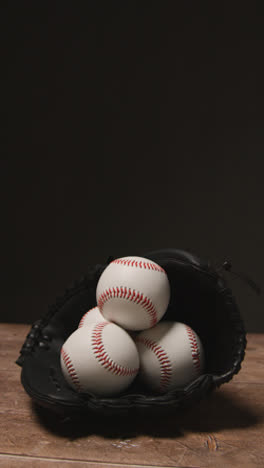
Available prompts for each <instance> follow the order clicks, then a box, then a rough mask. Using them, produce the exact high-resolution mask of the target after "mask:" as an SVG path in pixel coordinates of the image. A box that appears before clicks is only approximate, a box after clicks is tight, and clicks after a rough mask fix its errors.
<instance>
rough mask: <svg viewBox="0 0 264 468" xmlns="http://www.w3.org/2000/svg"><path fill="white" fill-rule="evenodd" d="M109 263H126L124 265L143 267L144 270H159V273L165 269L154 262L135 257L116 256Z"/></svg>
mask: <svg viewBox="0 0 264 468" xmlns="http://www.w3.org/2000/svg"><path fill="white" fill-rule="evenodd" d="M111 263H117V264H119V265H126V266H132V267H133V266H135V267H137V268H144V269H145V270H153V271H159V272H161V273H165V270H164V269H163V268H162V267H161V266H159V265H157V264H155V263H150V262H144V261H142V260H140V261H138V260H135V259H123V258H117V259H116V260H113V261H112V262H111Z"/></svg>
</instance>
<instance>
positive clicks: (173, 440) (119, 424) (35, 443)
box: [0, 324, 264, 468]
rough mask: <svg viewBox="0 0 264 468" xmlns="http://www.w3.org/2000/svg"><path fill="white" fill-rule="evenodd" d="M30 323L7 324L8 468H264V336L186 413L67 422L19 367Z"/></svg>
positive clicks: (252, 338) (4, 404)
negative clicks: (26, 383) (36, 395)
mask: <svg viewBox="0 0 264 468" xmlns="http://www.w3.org/2000/svg"><path fill="white" fill-rule="evenodd" d="M29 328H30V327H29V326H28V325H14V324H2V325H1V326H0V338H1V340H0V343H1V347H0V369H1V381H0V391H1V397H2V398H1V400H0V414H1V418H0V452H1V454H0V466H8V467H11V468H12V466H16V467H18V468H19V467H20V466H21V467H24V466H25V465H27V467H31V466H32V467H33V466H34V467H35V466H36V467H40V468H42V467H43V468H44V467H46V466H56V467H57V466H58V467H62V468H65V467H71V466H78V467H90V468H94V467H97V468H98V467H99V466H100V467H101V468H105V467H106V466H107V467H109V468H111V467H115V466H116V467H117V466H118V467H119V468H122V467H124V468H125V467H130V468H132V467H137V468H138V467H143V466H144V467H145V468H147V467H150V466H151V467H160V468H161V467H177V466H178V467H189V468H191V467H196V468H201V467H204V468H206V467H208V468H209V467H210V468H212V467H215V468H218V467H224V466H227V467H229V466H230V467H233V466H237V467H247V468H251V467H252V468H253V467H257V466H261V467H263V466H264V391H263V390H264V365H263V362H264V335H257V334H254V335H253V334H252V335H249V336H248V346H247V352H246V358H245V361H244V363H243V366H242V369H241V371H240V372H239V374H238V375H237V376H235V377H234V378H233V380H232V381H231V382H230V383H228V384H225V385H223V386H222V387H220V389H218V390H217V391H215V392H213V393H212V395H210V396H209V397H208V398H206V399H205V400H203V401H202V402H200V403H199V404H198V405H196V406H195V407H194V408H191V409H188V410H186V411H184V412H183V411H175V410H174V411H170V412H162V413H159V414H156V413H155V414H154V413H149V414H148V416H147V417H144V416H142V414H138V413H132V414H130V415H128V416H124V415H123V416H118V417H115V418H114V419H113V418H111V417H109V416H105V417H102V416H101V417H99V416H95V415H90V416H89V418H88V417H86V418H85V419H82V418H80V420H79V421H75V422H74V421H71V420H69V419H68V420H63V419H62V418H59V417H56V416H55V415H54V414H51V413H49V412H47V411H46V410H43V409H41V408H39V407H36V406H35V405H34V404H33V403H32V401H31V399H30V398H29V397H28V395H27V394H26V393H25V391H24V389H23V387H22V385H21V383H20V372H21V369H20V368H19V367H18V366H17V365H15V364H14V362H15V360H16V358H17V357H18V354H19V349H20V347H21V345H22V343H23V341H24V338H25V336H26V334H27V333H28V331H29Z"/></svg>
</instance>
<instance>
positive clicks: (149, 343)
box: [135, 337, 172, 392]
mask: <svg viewBox="0 0 264 468" xmlns="http://www.w3.org/2000/svg"><path fill="white" fill-rule="evenodd" d="M135 341H136V342H137V343H142V344H143V345H145V346H146V347H147V348H148V349H150V350H151V351H153V353H154V354H155V356H156V357H157V358H158V361H159V364H160V372H161V377H160V391H162V392H164V391H166V390H167V388H168V386H169V384H170V381H171V378H172V365H171V361H170V359H169V357H168V355H167V354H166V352H165V351H164V349H163V348H162V347H161V346H160V345H158V344H157V343H156V342H155V341H153V340H150V339H149V338H144V337H137V338H136V340H135Z"/></svg>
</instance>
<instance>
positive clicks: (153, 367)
mask: <svg viewBox="0 0 264 468" xmlns="http://www.w3.org/2000/svg"><path fill="white" fill-rule="evenodd" d="M135 343H136V345H137V348H138V352H139V359H140V371H139V375H138V376H139V379H140V380H141V381H142V382H143V383H145V384H146V386H148V387H149V388H150V389H151V390H153V391H155V392H157V393H166V392H168V391H170V390H174V389H176V388H178V387H179V388H180V387H183V386H185V385H187V384H188V383H190V382H191V381H192V380H195V379H196V378H197V377H198V376H199V375H200V374H201V373H202V371H203V368H204V351H203V346H202V343H201V341H200V339H199V337H198V335H197V334H196V333H195V331H194V330H192V329H191V328H190V327H189V326H188V325H185V324H184V323H181V322H169V321H166V320H164V321H162V322H160V323H158V325H156V326H155V327H153V328H151V329H149V330H144V331H142V332H140V333H139V334H138V335H137V337H136V338H135Z"/></svg>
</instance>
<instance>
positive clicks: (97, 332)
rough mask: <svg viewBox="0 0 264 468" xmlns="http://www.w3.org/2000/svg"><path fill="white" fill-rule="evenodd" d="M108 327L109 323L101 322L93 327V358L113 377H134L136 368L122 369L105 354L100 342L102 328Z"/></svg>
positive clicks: (102, 344) (101, 341) (136, 371)
mask: <svg viewBox="0 0 264 468" xmlns="http://www.w3.org/2000/svg"><path fill="white" fill-rule="evenodd" d="M107 325H110V323H107V322H102V323H98V324H97V325H95V327H94V329H93V332H92V348H93V351H94V355H95V357H96V358H97V359H98V361H99V362H100V364H101V365H102V366H103V367H105V369H107V370H109V371H110V372H112V373H113V374H115V375H122V376H125V377H127V376H131V375H136V374H137V373H138V367H136V368H129V367H123V366H120V365H119V364H116V363H115V362H113V360H112V359H111V358H110V357H109V355H108V354H107V352H106V350H105V348H104V343H103V340H102V333H103V329H104V327H106V326H107Z"/></svg>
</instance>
